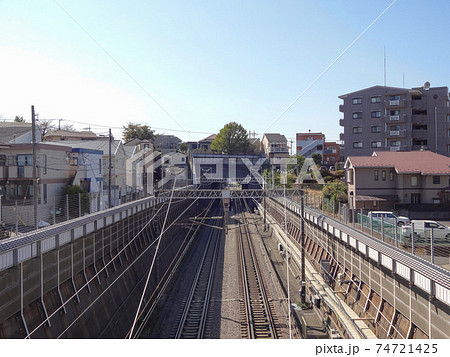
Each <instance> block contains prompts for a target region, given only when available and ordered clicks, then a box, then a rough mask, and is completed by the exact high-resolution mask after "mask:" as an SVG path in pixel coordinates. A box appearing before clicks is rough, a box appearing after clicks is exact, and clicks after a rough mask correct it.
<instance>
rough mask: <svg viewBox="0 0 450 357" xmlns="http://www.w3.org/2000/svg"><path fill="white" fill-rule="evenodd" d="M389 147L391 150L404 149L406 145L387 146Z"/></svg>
mask: <svg viewBox="0 0 450 357" xmlns="http://www.w3.org/2000/svg"><path fill="white" fill-rule="evenodd" d="M387 147H388V148H389V151H402V150H405V149H406V145H400V146H387Z"/></svg>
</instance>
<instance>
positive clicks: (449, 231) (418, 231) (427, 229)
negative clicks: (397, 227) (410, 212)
mask: <svg viewBox="0 0 450 357" xmlns="http://www.w3.org/2000/svg"><path fill="white" fill-rule="evenodd" d="M413 224H414V237H416V238H430V237H431V230H433V238H434V239H436V240H440V241H446V242H448V243H450V228H449V227H446V226H444V225H443V224H440V223H439V222H436V221H427V220H413V221H411V224H409V225H407V226H404V227H403V229H402V234H403V235H404V236H406V237H411V233H412V229H413Z"/></svg>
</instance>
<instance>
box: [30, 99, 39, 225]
mask: <svg viewBox="0 0 450 357" xmlns="http://www.w3.org/2000/svg"><path fill="white" fill-rule="evenodd" d="M31 142H32V147H33V171H32V175H33V210H34V216H33V218H34V219H33V222H34V229H38V217H37V210H38V177H37V167H36V117H35V114H34V105H32V106H31Z"/></svg>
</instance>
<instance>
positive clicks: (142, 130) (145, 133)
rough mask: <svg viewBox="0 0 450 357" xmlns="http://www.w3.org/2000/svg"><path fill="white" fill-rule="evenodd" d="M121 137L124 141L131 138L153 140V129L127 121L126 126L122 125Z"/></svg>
mask: <svg viewBox="0 0 450 357" xmlns="http://www.w3.org/2000/svg"><path fill="white" fill-rule="evenodd" d="M122 137H123V140H124V141H125V142H127V141H130V140H133V139H140V140H154V139H155V131H154V130H152V129H150V127H149V126H148V125H142V124H134V123H128V125H127V126H123V133H122Z"/></svg>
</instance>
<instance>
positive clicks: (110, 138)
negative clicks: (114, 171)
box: [108, 129, 112, 208]
mask: <svg viewBox="0 0 450 357" xmlns="http://www.w3.org/2000/svg"><path fill="white" fill-rule="evenodd" d="M111 141H112V136H111V129H109V164H108V208H111V207H112V206H111V168H112V167H111Z"/></svg>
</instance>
